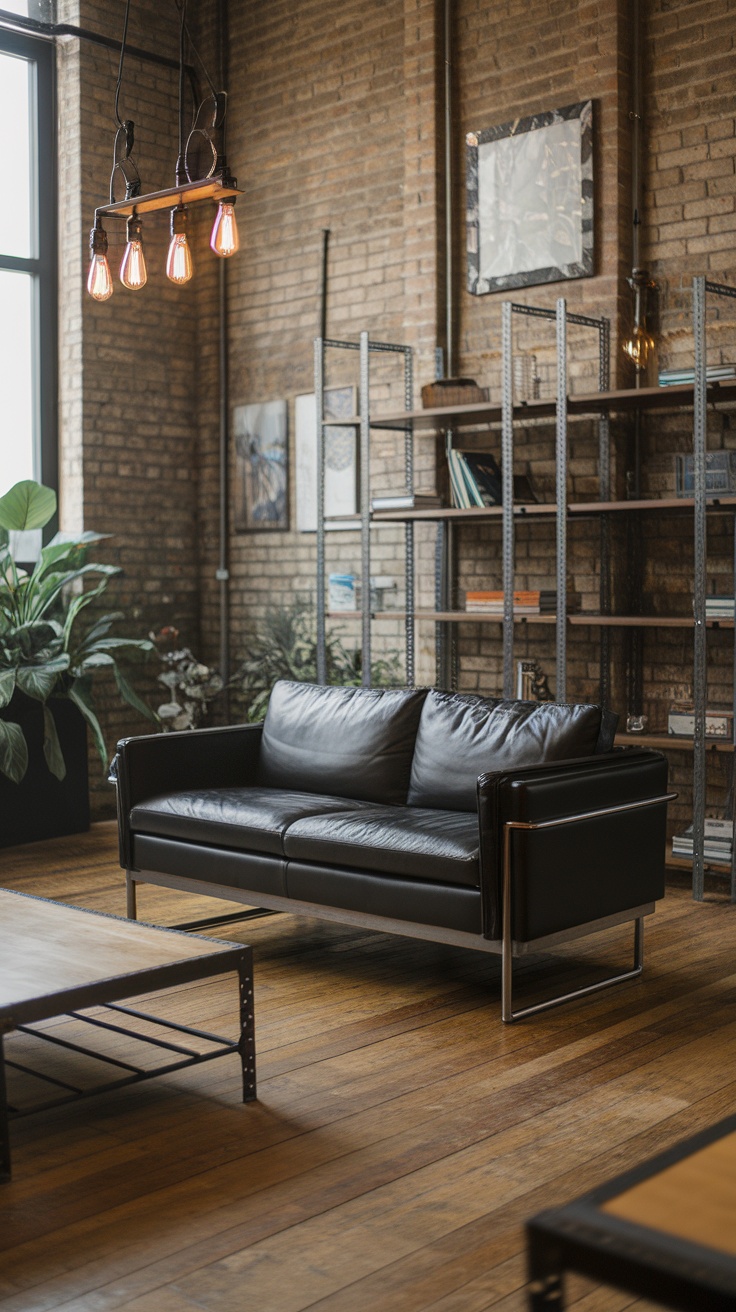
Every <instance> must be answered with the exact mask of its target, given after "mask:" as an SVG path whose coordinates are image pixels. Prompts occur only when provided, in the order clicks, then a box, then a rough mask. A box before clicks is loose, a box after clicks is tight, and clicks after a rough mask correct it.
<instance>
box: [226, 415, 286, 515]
mask: <svg viewBox="0 0 736 1312" xmlns="http://www.w3.org/2000/svg"><path fill="white" fill-rule="evenodd" d="M233 435H234V440H235V489H234V490H235V506H234V516H233V527H234V529H235V532H236V533H262V532H264V531H268V530H276V531H281V532H283V531H284V530H286V529H288V527H289V428H288V407H287V404H286V401H264V402H262V403H261V404H256V405H239V406H236V407H235V409H234V410H233Z"/></svg>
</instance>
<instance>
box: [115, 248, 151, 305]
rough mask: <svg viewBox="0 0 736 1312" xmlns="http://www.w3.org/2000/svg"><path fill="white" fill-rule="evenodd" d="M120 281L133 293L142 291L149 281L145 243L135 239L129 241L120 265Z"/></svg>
mask: <svg viewBox="0 0 736 1312" xmlns="http://www.w3.org/2000/svg"><path fill="white" fill-rule="evenodd" d="M120 281H121V283H122V284H123V287H127V288H128V289H129V290H130V291H131V292H137V291H140V289H141V287H145V285H146V283H147V281H148V271H147V269H146V260H145V256H144V254H143V242H141V241H139V240H138V239H137V238H134V239H133V241H129V242H128V244H127V246H126V247H125V250H124V252H123V259H122V263H121V265H120Z"/></svg>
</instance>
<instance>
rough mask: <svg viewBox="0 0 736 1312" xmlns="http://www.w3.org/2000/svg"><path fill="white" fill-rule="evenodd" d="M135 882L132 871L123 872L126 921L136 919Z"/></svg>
mask: <svg viewBox="0 0 736 1312" xmlns="http://www.w3.org/2000/svg"><path fill="white" fill-rule="evenodd" d="M136 889H137V885H136V881H135V879H134V878H133V871H132V870H126V872H125V914H126V916H127V917H128V920H137V919H138V905H137V898H136Z"/></svg>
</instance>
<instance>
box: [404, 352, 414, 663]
mask: <svg viewBox="0 0 736 1312" xmlns="http://www.w3.org/2000/svg"><path fill="white" fill-rule="evenodd" d="M413 364H414V362H413V357H412V353H411V350H410V349H409V348H407V349H406V350H405V351H404V409H405V410H407V411H408V410H411V408H412V404H413V400H414V367H413ZM404 475H405V482H406V490H407V492H410V493H411V492H413V491H414V426H413V424H412V423H411V421H409V422H407V425H406V428H405V429H404ZM404 569H405V583H406V621H405V626H404V628H405V634H406V683H407V687H409V688H413V687H414V676H415V670H414V664H415V661H414V638H415V628H414V606H415V596H414V522H413V520H411V519H408V520H407V521H406V524H405V525H404Z"/></svg>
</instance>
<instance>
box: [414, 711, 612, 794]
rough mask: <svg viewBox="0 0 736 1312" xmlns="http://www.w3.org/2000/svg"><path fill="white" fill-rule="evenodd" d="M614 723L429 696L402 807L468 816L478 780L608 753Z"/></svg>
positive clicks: (604, 716) (601, 716) (590, 714)
mask: <svg viewBox="0 0 736 1312" xmlns="http://www.w3.org/2000/svg"><path fill="white" fill-rule="evenodd" d="M617 720H618V717H617V716H614V715H611V713H610V712H606V713H602V711H601V708H600V706H582V705H580V706H558V705H556V703H554V702H517V701H497V700H494V699H492V698H485V697H477V696H474V695H472V694H462V693H445V692H437V691H434V690H432V691H430V692H429V693H428V694H427V698H426V700H425V702H424V706H423V708H422V715H421V719H420V721H419V730H418V732H417V740H416V747H415V749H414V760H413V762H412V770H411V782H410V785H409V796H408V801H409V805H410V806H419V807H442V808H452V809H453V810H458V811H475V810H476V809H477V800H476V787H477V781H478V776H479V775H480V774H485V773H496V772H499V771H504V770H511V769H521V768H522V767H526V766H534V765H546V764H547V763H548V762H550V761H566V760H570V759H571V758H574V757H577V756H592V755H594V753H595V752H597V751H610V749H611V747H612V746H613V735H614V733H615V730H616V724H617Z"/></svg>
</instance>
